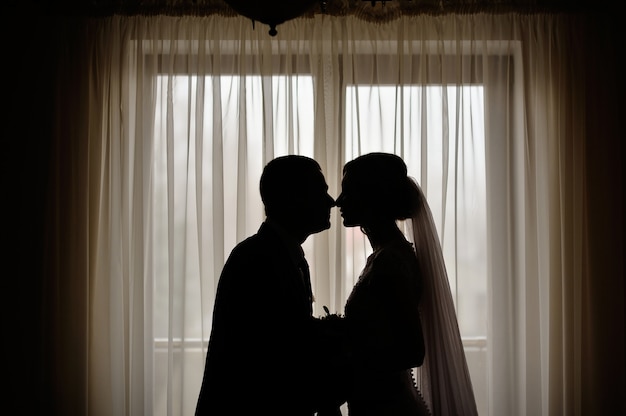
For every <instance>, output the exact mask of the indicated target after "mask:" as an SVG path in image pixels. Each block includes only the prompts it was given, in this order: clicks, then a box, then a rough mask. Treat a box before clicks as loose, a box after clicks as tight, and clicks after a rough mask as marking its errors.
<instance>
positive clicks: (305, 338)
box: [196, 155, 337, 416]
mask: <svg viewBox="0 0 626 416" xmlns="http://www.w3.org/2000/svg"><path fill="white" fill-rule="evenodd" d="M260 191H261V198H262V200H263V204H264V206H265V213H266V220H265V221H264V222H263V224H262V225H261V227H260V229H259V230H258V232H257V234H255V235H253V236H251V237H249V238H247V239H246V240H245V241H243V242H241V243H239V244H238V245H237V246H236V247H235V248H234V249H233V251H232V252H231V254H230V256H229V258H228V260H227V261H226V264H225V265H224V269H223V270H222V274H221V276H220V280H219V283H218V288H217V293H216V299H215V307H214V310H213V326H212V331H211V338H210V341H209V348H208V353H207V359H206V365H205V370H204V379H203V382H202V387H201V390H200V396H199V399H198V404H197V408H196V415H198V416H199V415H211V416H221V415H245V416H248V415H289V416H300V415H302V416H304V415H306V416H310V415H312V414H313V413H314V412H315V411H317V410H319V409H320V408H321V407H324V406H326V405H328V403H329V400H330V401H332V400H333V398H332V397H331V396H332V393H331V396H329V392H328V391H325V386H326V385H328V384H332V380H336V377H337V375H336V374H332V371H333V370H332V369H331V367H332V366H333V364H331V362H332V361H333V359H334V358H333V357H329V356H327V355H325V354H327V352H325V351H329V350H331V349H332V346H331V345H327V344H326V341H327V340H324V334H322V332H321V326H320V324H323V323H324V322H323V321H320V320H319V319H316V318H313V317H312V293H311V282H310V278H309V274H308V267H307V265H306V261H305V259H304V252H303V251H302V248H301V244H302V243H303V242H304V241H305V240H306V238H307V237H308V236H309V235H311V234H314V233H317V232H320V231H323V230H326V229H328V228H329V227H330V210H331V207H333V206H334V203H335V201H334V200H333V198H332V197H331V196H330V195H329V194H328V186H327V184H326V181H325V179H324V175H323V174H322V171H321V169H320V166H319V164H318V163H317V162H316V161H314V160H313V159H310V158H307V157H303V156H294V155H291V156H285V157H279V158H277V159H274V160H272V161H270V162H269V163H268V164H267V165H266V166H265V168H264V170H263V174H262V175H261V181H260ZM320 346H324V347H325V348H321V347H320ZM329 380H330V381H331V382H330V383H328V381H329ZM335 404H337V402H335Z"/></svg>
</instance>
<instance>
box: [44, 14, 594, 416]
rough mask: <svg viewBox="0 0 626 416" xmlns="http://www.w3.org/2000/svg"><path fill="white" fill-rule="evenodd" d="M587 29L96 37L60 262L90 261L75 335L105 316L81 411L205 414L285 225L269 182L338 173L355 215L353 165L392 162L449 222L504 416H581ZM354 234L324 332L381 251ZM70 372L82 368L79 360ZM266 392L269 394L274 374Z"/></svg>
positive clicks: (165, 27) (468, 316) (448, 234)
mask: <svg viewBox="0 0 626 416" xmlns="http://www.w3.org/2000/svg"><path fill="white" fill-rule="evenodd" d="M577 24H578V23H577V19H576V18H573V17H571V16H570V17H567V16H547V15H545V16H544V15H531V16H525V15H516V14H502V15H483V14H477V15H447V16H419V17H403V18H400V19H398V20H395V21H393V22H390V23H385V24H372V23H368V22H364V21H361V20H358V19H356V18H353V17H330V16H316V17H315V18H310V19H296V20H293V21H290V22H287V23H285V24H283V25H281V26H280V27H279V34H278V36H277V37H274V38H272V37H270V36H268V35H267V31H266V30H265V28H262V27H259V25H257V28H256V29H254V28H253V26H252V24H251V22H250V21H249V20H247V19H243V18H225V17H220V16H209V17H164V16H152V17H121V16H115V17H111V18H105V19H95V20H92V21H90V22H89V24H88V25H87V26H86V28H85V30H84V35H85V38H84V39H85V40H84V44H83V45H82V47H83V48H84V49H83V50H84V51H89V54H88V57H89V58H88V59H86V60H84V61H82V62H81V64H80V65H81V66H80V68H82V69H83V70H84V72H83V73H82V75H81V77H84V78H85V79H86V80H87V81H86V82H85V84H84V85H86V86H88V87H89V88H88V89H85V90H84V91H83V92H82V100H83V101H82V102H83V103H85V104H86V105H84V106H77V107H78V108H76V109H75V115H76V117H77V120H79V125H78V127H77V128H76V129H77V130H78V131H80V132H81V133H80V134H77V133H75V132H73V133H72V134H73V138H72V134H70V138H68V139H66V140H67V142H68V143H69V145H68V146H69V152H66V151H65V150H67V149H65V148H63V147H59V150H58V154H57V156H58V158H59V160H61V161H64V162H66V163H67V164H66V165H65V166H68V167H69V170H68V171H66V170H65V168H59V170H58V172H57V176H56V177H55V182H54V183H55V186H56V187H55V188H54V189H53V190H54V191H55V192H56V196H57V200H58V201H59V202H58V203H57V211H56V212H57V215H58V218H60V219H58V220H57V221H56V223H55V224H56V227H57V228H56V232H57V234H58V241H57V243H58V244H59V245H61V246H62V245H64V244H65V243H67V244H70V245H66V247H68V248H69V249H68V252H67V253H66V254H64V253H63V252H60V253H57V257H56V258H57V261H56V270H57V276H63V277H62V278H61V277H58V278H57V281H56V286H55V288H54V291H53V292H52V293H51V295H50V297H51V300H50V303H51V304H53V305H56V306H57V309H56V310H57V314H58V315H57V317H58V319H59V322H61V321H62V317H64V316H72V314H75V315H76V316H80V317H82V316H84V319H83V318H80V319H77V321H75V322H74V324H73V325H75V326H74V327H73V328H74V329H73V331H74V335H73V337H72V336H70V335H65V336H64V337H63V339H67V338H68V337H69V338H72V339H73V340H74V341H75V342H74V343H73V347H72V348H73V349H74V350H76V351H77V352H78V353H79V354H78V357H80V358H79V362H78V363H75V364H74V365H73V366H72V367H71V368H69V369H68V368H64V369H60V370H59V372H60V374H66V376H67V380H72V381H71V382H70V383H69V385H68V386H66V388H67V389H69V391H74V392H75V394H72V395H69V396H68V397H73V398H74V399H75V400H76V402H78V403H79V404H76V405H73V406H70V407H77V408H79V409H83V410H84V411H85V413H87V414H94V415H99V414H102V415H121V414H128V415H144V414H153V415H165V414H167V415H189V414H192V413H193V410H194V408H195V403H196V398H197V394H198V390H199V387H200V381H201V376H202V370H203V366H204V356H205V352H206V342H207V339H208V336H209V333H210V328H211V313H212V305H213V297H214V293H215V287H216V284H217V279H218V277H219V273H220V271H221V267H222V265H223V263H224V261H225V259H226V257H227V256H228V254H229V252H230V250H231V249H232V247H233V246H234V245H235V244H236V243H237V242H239V241H241V240H242V239H243V238H245V237H246V236H248V235H250V234H252V233H254V232H255V231H256V229H257V228H258V226H259V224H260V222H261V221H262V219H263V210H262V206H261V203H260V198H259V196H258V180H259V175H260V172H261V169H262V167H263V165H264V164H265V163H266V162H267V161H269V160H270V159H272V158H273V157H275V156H279V155H282V154H287V153H299V154H305V155H308V156H311V157H314V158H315V159H316V160H317V161H319V162H320V164H321V166H322V168H323V171H324V173H325V175H326V177H327V181H328V184H329V187H330V193H331V195H335V196H336V195H338V193H339V191H340V181H341V168H342V166H343V164H344V163H345V162H346V161H348V160H350V159H352V158H354V157H355V156H357V155H359V154H363V153H366V152H370V151H387V152H394V153H397V154H399V155H401V156H402V157H403V158H404V159H405V160H406V161H407V164H408V165H409V171H410V174H411V175H412V176H414V177H415V178H416V179H417V180H418V182H419V183H420V184H421V186H422V188H423V190H424V192H425V194H426V195H427V198H428V200H429V202H430V204H431V208H432V210H433V214H434V216H435V220H436V222H437V226H438V228H439V232H440V235H441V238H442V244H443V246H444V253H445V256H446V262H447V265H448V271H449V274H450V279H451V286H452V289H453V294H454V299H455V303H456V306H457V310H458V317H459V322H460V325H461V332H462V335H463V338H464V344H465V347H466V355H467V357H468V363H469V366H470V371H471V375H472V380H473V384H474V390H475V393H476V396H477V401H478V405H479V411H480V414H483V415H548V414H557V413H558V414H577V412H578V409H580V400H581V399H580V397H581V391H582V388H583V385H582V380H581V357H582V352H581V344H582V340H581V332H580V329H579V328H580V327H581V320H582V318H583V317H582V316H581V305H582V303H581V302H582V301H583V299H582V297H583V296H582V285H583V282H584V281H585V278H586V276H587V275H586V271H585V259H586V247H585V244H584V234H585V228H584V221H583V219H584V215H585V212H584V204H583V200H584V195H585V187H584V175H583V174H584V169H583V166H584V154H583V150H584V149H583V146H584V143H583V134H584V133H583V130H584V128H583V127H584V117H581V116H580V115H581V114H582V107H583V105H582V104H580V103H578V102H577V101H572V100H571V99H572V92H571V87H572V82H573V81H572V80H576V79H577V78H576V77H578V76H579V74H578V73H577V72H576V71H577V69H576V66H575V65H576V64H577V63H580V62H578V61H577V56H578V55H577V54H575V53H572V52H574V51H575V50H574V47H573V45H572V40H575V39H576V33H577V32H576V30H577V29H576V28H577ZM577 103H578V104H577ZM70 130H71V129H70ZM60 165H61V164H60ZM60 165H59V166H60ZM67 207H70V208H71V209H66V208H67ZM331 219H332V222H333V226H332V228H331V229H330V230H329V231H327V232H324V233H321V234H319V235H316V236H314V237H311V238H309V240H307V242H306V243H305V249H306V251H307V257H308V258H309V259H310V263H311V268H312V276H313V285H314V294H315V297H316V304H315V312H314V313H315V314H318V315H319V314H321V308H322V305H328V306H329V307H330V309H331V310H334V311H337V312H342V308H343V303H344V301H345V299H346V297H347V295H348V294H349V291H350V290H351V288H352V285H353V283H354V281H355V280H356V278H357V277H358V273H359V271H360V269H361V268H362V266H363V264H364V261H365V256H366V255H367V254H368V248H367V244H366V242H365V240H364V239H363V237H362V235H360V232H359V231H358V230H345V229H343V228H342V227H341V222H340V221H338V217H337V213H333V217H332V218H331ZM68 232H69V234H71V237H67V234H66V233H68ZM72 247H73V248H72ZM61 251H63V250H61ZM70 251H71V254H70ZM68 281H73V282H74V284H72V285H69V286H71V288H70V287H66V285H67V283H66V282H68ZM64 282H65V283H64ZM67 298H72V299H79V300H74V301H73V302H69V303H65V299H67ZM259 313H263V311H259ZM268 318H269V317H268ZM69 328H72V326H71V325H70V324H68V323H63V322H61V323H58V327H57V328H56V331H57V332H58V333H59V334H60V335H59V334H57V335H58V336H61V335H63V334H65V333H66V332H69V331H70V330H69ZM61 344H64V342H61ZM73 357H77V355H73ZM56 359H57V361H58V362H59V363H61V364H59V367H62V363H63V362H64V361H67V362H71V357H70V353H69V352H68V351H67V350H64V352H63V353H61V354H59V357H57V358H56ZM69 373H71V374H73V375H74V377H70V376H68V375H67V374H69ZM245 379H246V380H247V381H246V383H248V384H249V385H250V387H251V388H253V387H254V384H255V383H262V382H263V380H259V379H258V378H257V376H256V375H255V374H254V363H251V373H250V374H249V375H248V376H247V377H245ZM59 388H60V389H62V390H63V388H61V387H59ZM67 394H69V393H67ZM68 400H69V399H68Z"/></svg>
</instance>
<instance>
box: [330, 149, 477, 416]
mask: <svg viewBox="0 0 626 416" xmlns="http://www.w3.org/2000/svg"><path fill="white" fill-rule="evenodd" d="M337 206H338V207H339V208H340V210H341V216H342V217H343V224H344V225H345V226H346V227H360V228H361V230H362V231H363V232H364V233H365V234H366V236H367V238H368V240H369V242H370V244H371V246H372V250H373V252H372V254H371V255H370V256H369V257H368V259H367V263H366V265H365V268H364V269H363V271H362V273H361V275H360V277H359V280H358V282H357V283H356V285H355V286H354V288H353V290H352V293H351V294H350V296H349V298H348V300H347V302H346V305H345V320H346V323H347V324H348V328H349V339H350V349H351V351H352V358H351V361H352V368H353V372H352V377H351V379H352V380H351V383H350V384H351V388H350V391H349V396H348V409H349V415H350V416H369V415H372V416H373V415H377V416H383V415H394V416H405V415H406V416H420V415H428V414H434V415H437V416H445V415H455V416H457V415H475V414H476V413H477V412H476V404H475V401H474V395H473V391H472V387H471V382H470V380H469V374H468V371H467V364H466V361H465V356H464V352H463V347H462V344H461V340H460V335H459V330H458V324H457V320H456V315H455V311H454V305H453V303H452V297H451V294H450V288H449V284H448V281H447V274H446V271H445V265H444V262H443V256H442V254H441V246H440V243H439V239H438V237H437V233H436V229H435V225H434V222H433V220H432V215H431V213H430V209H429V208H428V205H427V202H426V200H425V198H424V195H423V194H422V192H421V190H420V188H419V186H418V185H417V183H416V182H415V181H414V180H413V179H412V178H410V177H408V176H407V167H406V164H405V163H404V161H403V160H402V159H401V158H400V157H398V156H396V155H393V154H388V153H370V154H366V155H363V156H360V157H358V158H356V159H354V160H352V161H350V162H348V163H347V164H346V165H345V166H344V170H343V180H342V190H341V194H340V195H339V197H338V199H337ZM400 220H411V223H412V231H413V232H412V234H413V236H412V238H411V239H412V242H411V241H409V240H407V238H406V237H405V235H404V233H403V232H402V231H401V229H400V228H399V227H398V224H397V222H398V221H400ZM413 368H417V371H416V379H414V378H413V373H412V369H413ZM429 409H430V410H429Z"/></svg>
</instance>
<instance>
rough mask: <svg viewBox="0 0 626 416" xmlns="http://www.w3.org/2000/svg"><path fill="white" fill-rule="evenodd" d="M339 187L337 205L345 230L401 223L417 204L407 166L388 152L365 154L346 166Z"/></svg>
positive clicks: (414, 210)
mask: <svg viewBox="0 0 626 416" xmlns="http://www.w3.org/2000/svg"><path fill="white" fill-rule="evenodd" d="M341 188H342V189H341V194H340V195H339V197H338V198H337V206H338V207H339V208H340V209H341V215H342V217H343V221H344V225H345V226H347V227H354V226H362V227H367V226H368V225H370V224H372V223H376V222H384V221H395V220H404V219H407V218H410V217H411V216H413V215H414V213H415V212H416V210H417V208H418V206H419V203H420V200H419V198H420V196H419V195H420V194H419V190H418V189H417V184H416V183H415V182H414V181H413V180H412V179H411V178H410V177H408V176H407V167H406V164H405V163H404V161H403V160H402V158H400V157H399V156H396V155H394V154H391V153H368V154H365V155H363V156H359V157H357V158H356V159H354V160H352V161H350V162H348V163H346V164H345V166H344V168H343V180H342V183H341Z"/></svg>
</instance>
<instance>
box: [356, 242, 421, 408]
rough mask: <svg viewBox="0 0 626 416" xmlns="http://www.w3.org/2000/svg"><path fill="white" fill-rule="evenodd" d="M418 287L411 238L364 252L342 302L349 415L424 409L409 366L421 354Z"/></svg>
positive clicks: (413, 363) (417, 274)
mask: <svg viewBox="0 0 626 416" xmlns="http://www.w3.org/2000/svg"><path fill="white" fill-rule="evenodd" d="M421 293H422V282H421V278H420V272H419V268H418V264H417V258H416V256H415V252H414V250H413V246H412V245H411V243H409V242H408V241H394V242H391V243H389V244H387V245H385V246H383V247H382V248H379V249H377V250H375V251H374V252H373V253H372V254H371V255H370V256H369V258H368V259H367V263H366V266H365V268H364V269H363V272H362V274H361V276H360V278H359V281H358V282H357V284H356V285H355V287H354V288H353V290H352V293H351V294H350V297H349V298H348V300H347V302H346V305H345V318H346V322H347V323H348V324H349V328H350V340H351V348H352V362H353V366H354V372H353V380H352V386H353V388H352V389H351V391H350V394H349V398H348V409H349V415H350V416H364V415H372V416H373V415H379V416H386V415H394V416H405V415H406V416H422V415H428V414H429V411H428V409H427V407H426V405H425V403H424V400H423V399H422V396H421V394H420V392H419V391H418V389H417V388H416V387H415V383H414V381H413V377H412V372H411V368H413V367H418V366H420V365H421V364H422V361H423V359H424V341H423V338H422V328H421V322H420V315H419V302H420V296H421Z"/></svg>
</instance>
